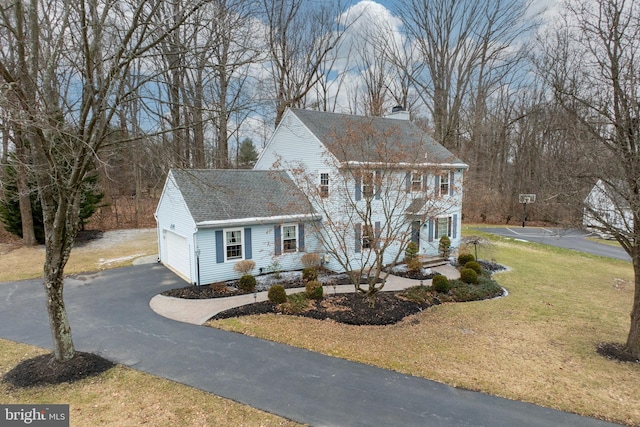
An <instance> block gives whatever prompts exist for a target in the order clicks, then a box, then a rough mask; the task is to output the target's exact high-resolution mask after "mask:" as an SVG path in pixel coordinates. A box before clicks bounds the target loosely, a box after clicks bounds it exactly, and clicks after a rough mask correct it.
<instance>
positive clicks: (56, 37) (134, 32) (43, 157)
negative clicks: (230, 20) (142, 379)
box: [0, 0, 197, 360]
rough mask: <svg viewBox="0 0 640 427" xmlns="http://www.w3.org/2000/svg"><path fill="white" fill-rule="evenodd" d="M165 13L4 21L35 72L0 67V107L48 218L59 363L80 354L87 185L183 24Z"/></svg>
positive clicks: (133, 9)
mask: <svg viewBox="0 0 640 427" xmlns="http://www.w3.org/2000/svg"><path fill="white" fill-rule="evenodd" d="M159 5H160V3H158V2H152V1H145V2H128V1H119V0H117V1H116V0H104V1H103V0H85V1H81V2H79V3H78V2H75V3H71V2H62V1H53V2H39V1H38V0H30V1H29V2H23V1H22V0H17V1H15V2H13V3H12V4H9V5H8V7H6V8H3V10H2V14H1V15H0V19H2V26H4V27H6V28H10V29H11V30H12V31H11V34H14V35H16V34H22V35H23V38H22V39H19V40H17V42H18V43H20V44H21V45H22V46H23V49H21V51H20V52H19V53H18V55H19V56H20V57H19V58H18V62H23V63H24V64H26V69H25V70H15V69H12V68H11V67H10V66H9V64H8V63H7V62H6V60H5V58H2V59H1V60H0V79H1V82H2V91H1V92H0V103H1V106H2V108H3V109H6V110H8V111H10V112H11V117H12V119H13V120H14V121H15V122H16V123H17V125H18V126H19V127H20V129H21V130H23V132H24V133H25V136H26V138H27V139H28V141H29V149H30V157H31V163H30V164H29V167H30V168H31V169H32V171H33V173H34V175H35V177H36V180H37V185H38V194H39V199H40V202H41V205H42V209H43V219H44V229H45V262H44V267H43V275H44V288H45V292H46V296H47V298H46V306H47V311H48V314H49V324H50V327H51V334H52V338H53V346H54V355H55V357H56V359H58V360H69V359H70V358H72V357H73V355H74V353H75V349H74V345H73V340H72V336H71V327H70V324H69V321H68V318H67V314H66V309H65V305H64V299H63V288H64V269H65V265H66V263H67V261H68V259H69V255H70V253H71V249H72V246H73V242H74V239H75V236H76V233H77V231H78V227H79V208H80V199H81V194H82V188H83V183H84V181H85V179H86V178H87V174H88V173H89V172H90V171H91V170H92V169H93V167H94V164H95V162H96V159H97V158H98V157H97V156H98V154H99V151H100V150H101V148H103V147H104V145H105V144H106V143H107V142H108V141H110V140H111V138H112V136H113V129H114V128H116V127H117V126H116V125H115V123H114V122H115V120H116V119H117V114H118V111H119V107H120V106H121V105H122V104H123V103H124V102H126V101H127V100H128V99H129V97H131V96H134V94H135V93H136V91H132V90H131V88H128V87H127V84H128V83H129V81H128V79H127V78H126V76H127V75H128V72H129V70H130V67H131V66H132V63H133V62H134V61H136V60H138V59H140V58H143V57H144V56H145V55H146V54H148V53H150V50H151V49H152V48H153V47H154V46H156V45H157V44H158V43H159V42H160V41H161V40H163V39H164V38H166V37H167V36H168V35H170V34H171V33H173V32H174V31H175V30H176V29H177V28H178V27H179V26H180V25H181V23H182V22H180V21H176V22H172V25H171V26H169V27H164V26H163V27H162V28H159V27H158V26H154V24H153V23H154V22H157V16H156V15H157V13H158V8H159ZM195 9H197V5H196V6H193V7H192V8H191V9H189V10H186V11H185V13H184V16H188V15H189V13H191V12H192V11H193V10H195ZM141 84H142V83H141Z"/></svg>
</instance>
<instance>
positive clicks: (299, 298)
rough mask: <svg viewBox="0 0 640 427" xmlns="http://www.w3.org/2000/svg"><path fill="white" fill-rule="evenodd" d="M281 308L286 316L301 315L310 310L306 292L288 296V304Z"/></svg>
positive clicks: (282, 305)
mask: <svg viewBox="0 0 640 427" xmlns="http://www.w3.org/2000/svg"><path fill="white" fill-rule="evenodd" d="M279 307H280V310H282V312H283V313H285V314H299V313H302V312H303V311H305V310H306V309H307V308H309V298H307V295H306V294H305V293H304V292H299V293H297V294H291V295H287V302H285V303H284V304H281V305H280V306H279Z"/></svg>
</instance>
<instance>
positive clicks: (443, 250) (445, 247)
mask: <svg viewBox="0 0 640 427" xmlns="http://www.w3.org/2000/svg"><path fill="white" fill-rule="evenodd" d="M450 248H451V239H450V238H449V237H447V236H442V237H441V238H440V243H439V244H438V251H439V252H440V255H442V256H443V257H444V258H448V257H449V253H450V252H451V249H450Z"/></svg>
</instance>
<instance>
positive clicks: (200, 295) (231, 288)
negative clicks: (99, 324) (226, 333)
mask: <svg viewBox="0 0 640 427" xmlns="http://www.w3.org/2000/svg"><path fill="white" fill-rule="evenodd" d="M258 277H259V276H258ZM323 282H324V285H325V286H333V285H334V284H335V285H350V284H351V281H350V280H349V277H348V276H347V275H344V274H341V275H334V276H330V277H327V278H326V280H324V281H323ZM277 283H278V284H279V285H282V286H283V287H284V288H285V289H293V288H304V287H305V282H304V281H303V280H302V279H298V280H285V279H282V280H278V281H277ZM366 283H367V282H366V280H364V279H363V281H362V284H366ZM237 286H238V281H237V280H231V281H228V282H219V283H212V284H209V285H202V286H195V285H189V286H185V287H182V288H176V289H170V290H168V291H164V292H162V295H164V296H167V297H173V298H184V299H208V298H226V297H234V296H236V295H246V294H250V293H251V292H247V291H243V290H241V289H238V287H237ZM260 290H262V289H259V290H258V291H260Z"/></svg>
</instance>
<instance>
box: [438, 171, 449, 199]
mask: <svg viewBox="0 0 640 427" xmlns="http://www.w3.org/2000/svg"><path fill="white" fill-rule="evenodd" d="M443 185H446V186H447V191H444V192H443V191H442V186H443ZM450 185H451V183H450V182H449V172H443V173H441V174H440V188H439V189H438V191H439V192H440V195H441V196H448V195H449V191H450V188H449V186H450Z"/></svg>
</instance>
